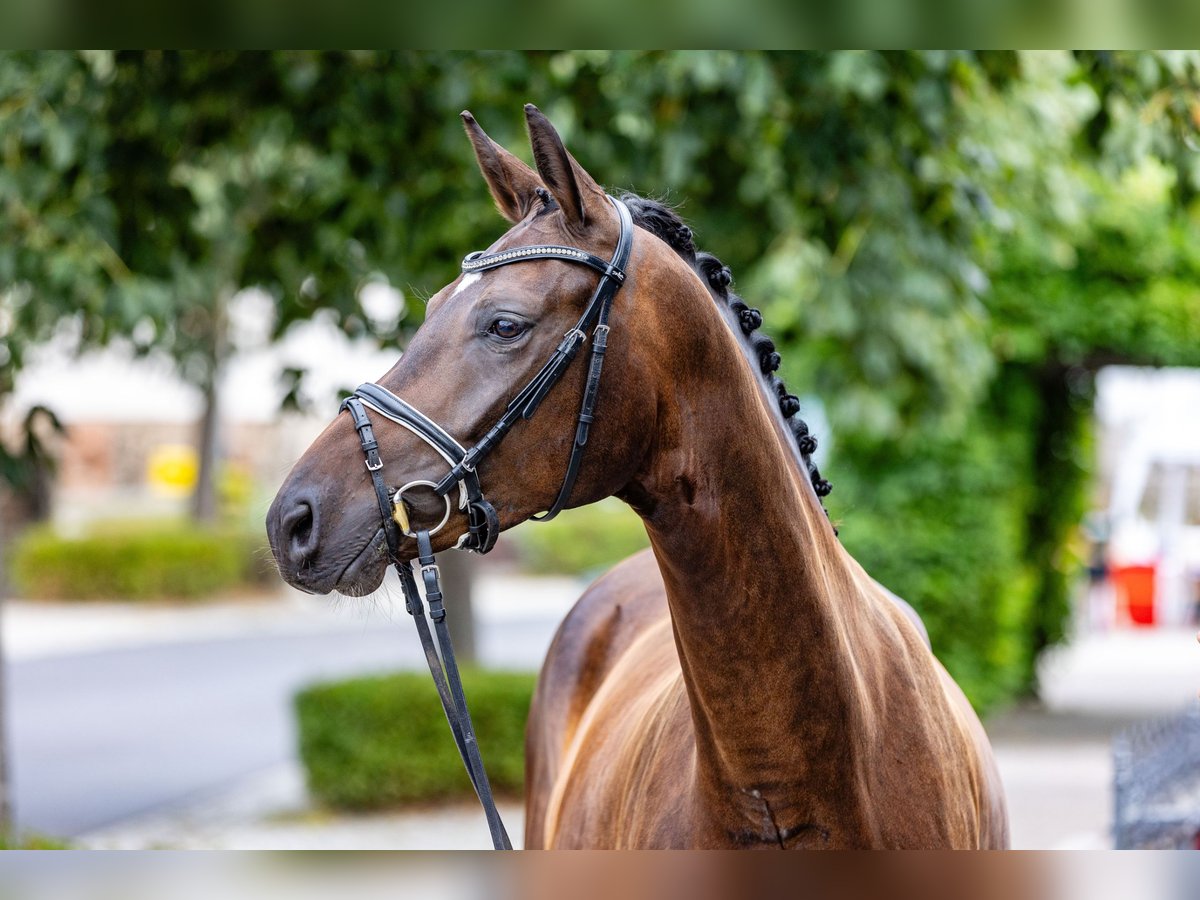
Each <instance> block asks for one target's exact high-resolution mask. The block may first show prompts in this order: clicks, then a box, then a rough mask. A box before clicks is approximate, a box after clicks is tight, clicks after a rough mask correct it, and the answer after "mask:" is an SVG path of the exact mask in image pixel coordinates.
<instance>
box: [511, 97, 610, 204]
mask: <svg viewBox="0 0 1200 900" xmlns="http://www.w3.org/2000/svg"><path fill="white" fill-rule="evenodd" d="M525 121H526V122H527V123H528V124H529V142H530V144H532V145H533V160H534V162H536V163H537V169H538V174H539V175H541V176H542V181H543V182H544V183H545V185H546V187H547V188H549V189H550V193H551V194H553V195H554V199H555V200H557V201H558V205H559V206H560V207H561V208H562V211H563V214H564V215H565V216H566V218H567V224H568V225H569V226H571V227H573V228H582V227H584V226H586V225H587V224H588V221H589V218H593V219H594V218H598V216H599V215H602V214H603V212H602V211H603V209H604V208H605V206H606V202H605V199H604V196H605V195H604V189H603V188H602V187H600V185H598V184H596V182H595V180H594V179H593V178H592V176H591V175H589V174H588V173H587V171H586V170H585V169H584V168H583V166H581V165H579V163H577V162H576V161H575V157H573V156H571V154H570V153H568V152H567V148H566V147H564V146H563V142H562V138H560V137H559V136H558V132H557V131H555V130H554V126H553V125H551V124H550V120H549V119H547V118H546V117H545V116H544V115H542V111H541V110H539V109H538V108H537V107H536V106H534V105H533V104H532V103H526V104H525Z"/></svg>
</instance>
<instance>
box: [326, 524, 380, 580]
mask: <svg viewBox="0 0 1200 900" xmlns="http://www.w3.org/2000/svg"><path fill="white" fill-rule="evenodd" d="M387 563H388V559H387V541H386V540H385V538H384V536H383V529H382V528H377V529H376V530H375V533H374V534H372V535H371V538H370V540H368V541H367V542H366V544H364V545H363V548H362V549H361V550H360V551H358V554H357V555H356V556H355V557H354V559H352V560H350V562H349V563H348V564H347V565H346V568H344V569H343V570H342V574H341V575H339V576H338V578H337V582H336V584H334V590H336V591H337V592H338V593H339V594H345V595H346V596H347V597H363V596H366V595H367V594H370V593H371V592H373V591H376V590H378V589H379V586H380V585H381V584H383V576H384V574H385V573H386V572H387Z"/></svg>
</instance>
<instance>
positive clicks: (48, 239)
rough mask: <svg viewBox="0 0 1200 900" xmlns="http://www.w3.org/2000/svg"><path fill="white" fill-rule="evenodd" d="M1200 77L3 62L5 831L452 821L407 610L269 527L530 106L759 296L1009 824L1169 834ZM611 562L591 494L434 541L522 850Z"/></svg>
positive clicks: (1189, 528)
mask: <svg viewBox="0 0 1200 900" xmlns="http://www.w3.org/2000/svg"><path fill="white" fill-rule="evenodd" d="M1198 82H1200V55H1198V54H1195V53H1183V52H1170V53H1169V52H1115V53H1102V52H1079V53H1071V52H1036V53H1006V52H981V53H971V52H889V53H871V52H851V51H847V52H835V53H815V52H811V53H769V52H757V51H739V52H733V51H722V52H613V51H600V52H556V53H549V52H547V53H519V52H474V51H473V52H422V53H417V52H402V53H379V52H362V53H333V54H324V53H322V54H317V53H283V52H279V53H261V54H255V53H208V52H204V53H183V54H180V53H150V52H136V53H135V52H131V53H110V52H63V53H49V52H42V53H4V54H0V159H2V163H0V436H2V441H0V534H2V537H3V559H4V569H3V572H2V577H0V582H2V584H3V595H4V603H3V616H2V618H3V626H2V629H3V649H4V654H5V662H4V681H5V684H4V692H3V704H2V705H0V721H2V722H3V726H4V739H3V741H2V742H0V746H2V747H3V758H2V760H0V784H2V785H3V792H2V797H3V802H2V803H0V820H7V822H8V824H7V825H5V826H4V830H5V831H7V832H8V834H9V838H8V839H9V840H10V842H13V843H17V842H24V843H26V844H30V843H32V844H34V845H39V846H40V845H44V846H56V845H59V844H61V843H66V844H69V845H71V846H81V847H122V848H123V847H129V848H134V847H180V848H188V847H244V848H256V847H298V848H299V847H376V846H378V847H420V848H432V849H437V848H452V847H460V846H461V847H485V846H487V835H486V829H484V827H483V820H482V815H481V814H479V813H478V811H477V810H476V809H475V808H473V807H472V806H471V805H469V803H467V802H466V801H468V800H470V788H469V783H468V782H467V781H466V777H465V774H464V773H463V772H462V771H461V765H460V763H459V762H458V760H457V758H456V757H455V755H454V750H453V744H452V742H451V741H450V739H449V735H448V734H446V733H445V731H446V729H445V722H444V719H443V718H442V714H441V711H440V709H439V708H438V707H437V705H436V699H435V696H434V694H433V692H432V687H431V686H429V685H427V684H426V683H425V681H426V678H427V677H428V676H427V675H426V677H425V678H422V677H421V675H420V672H419V671H418V669H419V667H420V666H421V665H422V664H423V659H422V657H421V655H420V652H419V646H418V645H416V638H415V636H414V635H413V634H412V633H411V626H410V624H409V623H408V621H407V616H406V615H405V614H404V612H403V603H402V602H400V603H397V602H396V598H397V596H398V593H399V592H398V590H396V588H395V586H394V585H392V584H391V583H390V582H388V583H385V586H384V588H383V589H382V590H381V591H380V592H379V593H378V594H376V595H375V596H373V597H371V598H367V599H364V600H349V599H338V598H323V597H316V598H314V597H308V596H304V595H300V594H297V593H295V592H293V591H291V590H289V589H287V588H285V587H284V586H283V585H282V583H281V582H280V581H279V579H278V577H277V575H275V573H274V570H273V567H272V565H271V563H270V556H269V552H268V551H267V549H266V545H265V534H264V532H263V524H262V523H263V518H264V514H265V511H266V507H267V504H268V503H269V501H270V499H271V497H272V496H273V495H274V492H275V490H276V488H277V486H278V484H279V483H280V481H281V480H282V478H283V476H284V475H285V474H286V472H287V470H288V468H289V467H290V465H291V464H292V462H293V461H294V460H295V459H296V458H297V457H298V456H299V455H300V454H301V453H302V452H303V451H304V449H305V448H306V447H307V446H308V443H309V442H310V441H311V439H312V438H313V437H314V436H315V435H316V433H317V432H318V431H319V430H320V429H321V428H322V427H324V425H325V424H326V423H327V422H328V421H329V420H330V419H331V418H332V417H333V415H334V413H335V411H336V409H337V402H338V398H339V395H340V394H341V393H342V392H345V391H347V390H349V389H352V388H353V387H354V386H355V385H357V384H358V383H360V382H362V381H367V380H374V379H375V378H377V377H379V376H380V375H381V374H383V372H384V371H386V370H387V369H388V368H389V367H390V366H391V365H392V364H393V363H394V361H395V359H396V358H397V356H398V355H399V354H400V352H401V351H402V349H403V346H404V343H405V340H406V338H407V336H408V335H409V334H411V332H412V331H413V330H414V329H415V328H416V327H418V326H419V325H420V323H421V321H422V318H423V313H424V305H423V300H424V298H426V297H428V296H429V295H431V294H432V293H434V292H435V291H436V290H437V289H438V288H439V287H440V286H441V285H443V284H445V283H446V282H448V281H449V280H451V279H452V278H454V277H455V276H456V274H457V270H458V261H459V260H460V259H461V257H462V256H463V255H464V254H465V253H466V252H468V251H470V250H472V249H476V248H478V247H484V246H487V245H488V244H489V243H491V242H492V240H494V239H495V237H496V236H497V235H498V234H500V233H501V231H502V230H503V228H504V226H503V224H502V222H501V220H500V218H499V217H498V216H497V215H496V213H495V211H494V210H493V209H492V205H491V202H490V198H489V197H488V194H487V190H486V188H485V187H484V185H483V183H482V180H481V179H480V177H479V176H478V173H477V171H476V168H475V163H474V159H473V157H472V155H471V151H470V148H469V145H468V143H467V141H466V139H465V137H464V136H463V134H462V130H461V124H460V121H459V118H458V113H459V111H460V110H462V109H464V108H470V109H471V110H472V112H473V113H474V114H475V116H476V117H477V118H478V119H479V121H480V122H481V124H483V126H484V127H485V128H487V129H488V131H489V132H490V133H491V135H492V136H493V137H494V138H495V139H496V140H498V141H499V142H500V143H502V144H504V145H505V146H507V147H509V148H510V149H511V150H513V151H514V152H515V153H517V154H518V155H519V156H522V157H523V158H526V159H528V158H529V153H528V145H527V141H526V139H525V136H524V131H523V116H522V114H521V105H522V104H523V103H525V102H534V103H536V104H538V105H539V106H540V107H541V108H542V110H543V111H544V112H546V114H547V115H548V116H549V117H550V118H551V119H552V121H554V123H555V125H556V126H557V127H558V128H559V130H560V132H561V133H562V135H563V137H564V140H565V141H566V143H567V145H568V146H569V147H570V148H571V150H572V151H573V153H574V154H575V155H576V156H577V157H578V158H579V160H580V161H581V162H582V163H583V164H584V165H585V166H586V167H587V168H588V169H589V170H590V171H591V172H592V173H593V174H594V175H595V176H596V177H597V178H598V179H599V180H601V181H602V182H603V183H605V184H606V185H607V186H609V188H610V189H613V190H620V189H632V190H634V191H637V192H639V193H642V194H646V195H650V196H654V197H659V198H663V199H666V200H667V201H668V202H670V203H672V204H675V205H677V206H678V208H679V209H680V211H681V213H682V214H683V216H684V217H685V218H686V219H687V221H688V222H689V223H690V224H691V225H692V227H693V229H694V230H695V232H696V234H697V238H698V244H699V246H701V247H702V248H704V249H707V250H710V251H712V252H714V253H716V254H717V255H718V256H720V257H721V258H722V259H723V260H724V261H725V262H726V263H727V264H728V265H729V266H730V267H731V269H732V271H733V273H734V278H735V282H736V287H737V289H738V290H739V292H740V293H741V294H743V295H744V296H745V297H746V299H747V301H748V302H749V303H750V304H751V305H753V306H758V307H760V308H761V309H762V311H763V315H764V319H765V325H764V330H765V331H766V332H767V333H768V334H770V335H771V336H772V337H773V338H774V340H775V342H776V344H777V345H779V349H780V352H781V354H782V357H783V369H782V371H781V374H782V375H784V376H785V380H786V381H787V383H788V385H789V387H790V389H791V390H793V391H794V392H796V393H799V394H801V395H802V398H803V409H804V412H805V417H806V418H807V419H808V421H809V422H810V425H812V426H813V430H814V432H815V433H816V434H818V435H819V437H820V440H821V447H820V450H819V457H818V458H819V462H820V465H821V470H822V472H823V473H824V474H825V475H826V477H828V478H829V479H830V480H831V481H832V482H833V484H834V488H835V489H834V493H833V495H832V496H831V497H830V498H829V501H828V506H829V508H830V510H831V515H832V517H833V519H834V521H835V522H836V523H837V525H838V527H839V529H840V534H841V539H842V541H843V542H844V544H845V545H846V547H847V548H848V549H849V550H850V552H851V553H852V554H854V555H855V557H856V558H857V559H858V560H859V561H860V562H861V563H862V564H863V565H864V566H865V567H866V569H867V570H868V571H869V572H871V573H872V574H873V575H874V576H875V577H876V578H877V579H879V580H880V581H881V582H882V583H884V584H885V585H887V586H888V587H889V588H891V589H892V590H894V591H896V592H897V593H899V594H900V595H902V596H904V597H905V598H906V599H908V600H909V601H910V602H912V603H913V605H914V606H916V608H917V609H918V610H919V611H920V612H921V614H922V616H923V617H924V620H925V622H926V624H927V626H928V628H929V631H930V634H931V637H932V640H933V646H934V649H935V652H936V653H937V655H938V657H939V658H940V659H941V660H942V661H943V663H944V664H945V665H946V666H947V668H948V669H949V670H950V672H951V673H952V674H953V675H954V677H955V678H956V679H957V680H958V682H959V684H961V685H962V687H963V688H964V690H965V691H966V692H967V694H968V696H969V697H970V698H971V700H972V702H973V703H974V704H975V705H976V707H977V709H978V710H979V711H980V713H981V714H982V715H983V716H984V717H985V721H986V722H987V725H988V728H989V732H990V734H991V735H992V738H993V742H994V744H995V745H996V749H997V754H998V757H999V759H1000V763H1001V768H1002V773H1003V775H1004V778H1005V782H1006V786H1007V788H1008V791H1009V797H1010V805H1011V807H1012V810H1011V812H1012V817H1013V829H1014V830H1013V837H1014V843H1015V844H1016V845H1018V846H1024V847H1103V846H1113V844H1114V842H1117V843H1121V842H1122V841H1123V840H1124V841H1128V840H1133V838H1130V837H1129V835H1130V834H1133V833H1134V832H1136V831H1137V829H1136V828H1135V829H1133V830H1132V831H1131V830H1130V829H1129V828H1126V829H1125V832H1122V825H1123V824H1124V825H1129V824H1130V822H1133V821H1134V820H1137V822H1135V823H1134V824H1137V823H1138V822H1140V823H1141V824H1143V825H1145V822H1143V821H1142V820H1143V819H1145V820H1147V821H1149V820H1154V821H1158V819H1163V820H1164V821H1165V820H1167V819H1169V820H1170V824H1171V827H1172V828H1173V829H1174V830H1173V831H1171V832H1170V834H1171V836H1170V837H1164V836H1163V834H1160V833H1159V832H1155V833H1154V835H1155V836H1153V837H1145V835H1146V834H1149V833H1150V832H1148V831H1145V829H1143V831H1142V832H1137V833H1138V834H1142V835H1143V837H1141V838H1138V840H1141V841H1142V842H1149V843H1154V842H1158V843H1163V842H1165V841H1169V842H1174V843H1179V842H1180V841H1183V842H1185V843H1188V844H1189V845H1190V844H1191V843H1193V842H1194V841H1195V839H1196V837H1195V836H1196V834H1197V830H1198V829H1200V802H1191V801H1186V802H1182V801H1179V798H1180V797H1181V796H1183V797H1185V800H1186V798H1187V797H1191V798H1192V799H1193V800H1194V799H1195V795H1196V793H1197V789H1198V788H1200V784H1197V783H1195V782H1194V780H1193V781H1189V778H1194V777H1195V776H1193V775H1191V774H1189V773H1190V772H1191V771H1192V770H1193V769H1195V770H1196V771H1200V768H1198V767H1195V766H1191V765H1185V764H1184V763H1190V762H1191V761H1192V760H1193V759H1194V758H1195V757H1194V754H1195V753H1196V752H1197V749H1198V748H1200V744H1198V743H1197V738H1196V728H1195V724H1194V717H1191V716H1189V715H1185V716H1184V717H1183V718H1176V719H1174V720H1171V721H1169V722H1165V723H1164V722H1161V721H1160V722H1158V723H1157V724H1155V725H1152V726H1150V725H1138V724H1137V723H1141V722H1143V721H1145V720H1149V719H1161V717H1164V716H1174V715H1177V714H1179V713H1186V712H1188V711H1189V710H1191V708H1192V707H1194V706H1195V703H1194V700H1195V691H1196V688H1197V687H1200V678H1197V677H1196V676H1197V675H1198V674H1200V666H1198V665H1197V662H1198V657H1197V654H1200V649H1197V648H1196V645H1195V643H1194V631H1195V626H1196V622H1197V613H1198V609H1200V417H1198V416H1197V412H1198V411H1200V370H1196V369H1193V368H1189V367H1194V366H1200V241H1198V240H1197V238H1198V237H1200V218H1198V210H1197V205H1196V203H1197V191H1198V190H1200V154H1198V152H1197V151H1198V150H1200V133H1198V129H1200V94H1198V93H1197V87H1198ZM644 545H645V536H644V533H643V532H642V529H641V525H640V523H639V522H638V520H637V519H636V517H634V516H633V515H632V514H631V513H630V512H628V510H626V509H625V508H624V507H623V506H622V505H621V504H619V503H616V502H615V501H607V502H605V503H602V504H598V505H596V506H593V507H589V508H587V509H584V510H579V511H575V512H572V513H570V514H564V515H563V516H562V517H561V518H560V519H559V520H556V521H555V522H554V523H551V524H548V525H546V526H538V525H533V524H527V525H525V526H522V527H520V528H518V529H516V530H515V531H513V532H511V533H510V534H508V535H506V537H505V539H504V540H502V541H501V542H500V545H499V547H498V548H497V550H496V551H495V552H494V553H493V554H491V555H489V556H488V557H487V558H484V559H475V558H466V559H463V558H459V557H463V556H464V555H463V554H456V555H454V556H455V559H453V560H450V559H447V560H446V561H444V563H443V564H444V566H445V567H446V569H447V577H448V578H451V579H453V584H452V585H451V587H450V590H449V591H448V595H449V597H450V598H451V601H452V602H453V604H454V606H453V608H452V610H451V615H452V619H453V621H454V622H455V623H456V624H455V627H456V630H457V632H458V634H457V638H456V640H457V641H458V644H459V645H460V647H461V650H462V652H463V654H464V655H465V656H466V657H467V658H469V659H471V660H473V661H474V663H475V669H474V671H472V672H470V673H468V682H467V689H468V694H469V695H470V696H471V697H472V705H473V710H474V712H475V715H476V717H477V720H478V725H479V732H480V741H481V746H482V747H483V748H484V755H485V758H486V759H487V761H488V763H489V768H490V769H491V770H494V772H493V778H494V780H495V782H496V783H497V786H498V787H499V789H500V790H501V792H502V793H503V794H504V795H505V796H506V797H507V798H508V799H507V802H506V807H505V812H506V818H507V819H508V820H509V830H510V831H512V832H513V833H514V834H516V833H519V832H520V826H519V819H520V811H519V802H518V801H519V796H520V785H521V773H522V755H521V754H522V748H521V734H522V729H523V727H524V718H525V714H526V711H527V708H528V703H529V696H530V692H531V691H532V686H533V680H534V676H533V673H534V672H536V670H537V668H538V666H539V665H540V662H541V659H542V657H543V655H544V653H545V649H546V647H547V645H548V643H549V640H550V638H551V636H552V634H553V631H554V628H555V627H556V625H557V623H558V621H560V620H561V618H562V616H563V615H564V613H565V612H566V610H567V609H569V607H570V605H571V603H572V602H573V600H574V599H575V598H576V597H577V596H578V595H579V593H580V592H581V591H582V589H583V588H584V587H585V586H586V584H587V582H588V581H589V580H590V579H591V578H592V577H594V576H595V575H596V574H598V573H599V572H601V571H603V570H604V569H605V568H606V567H607V566H609V565H611V564H612V563H613V562H615V561H616V560H618V559H620V558H622V557H623V556H625V555H627V554H628V553H630V552H633V551H634V550H636V549H638V548H640V547H642V546H644ZM410 669H411V670H413V671H412V672H409V671H408V670H410ZM1131 727H1133V730H1132V731H1131V730H1130V728H1131ZM1114 736H1116V737H1117V742H1116V745H1115V755H1114V745H1113V739H1114ZM1130 790H1132V792H1133V793H1132V794H1130ZM1155 791H1159V792H1160V793H1162V792H1166V793H1165V794H1164V796H1167V795H1169V799H1170V800H1171V802H1172V803H1173V804H1174V805H1173V806H1171V807H1170V808H1171V810H1172V812H1170V813H1169V814H1168V813H1166V812H1162V811H1161V810H1160V811H1159V812H1153V811H1151V812H1146V808H1148V807H1147V801H1146V797H1148V796H1150V795H1151V794H1154V792H1155ZM1139 792H1140V793H1139ZM1134 795H1136V797H1140V798H1141V801H1138V802H1141V803H1142V806H1141V807H1138V808H1137V809H1134V807H1135V806H1137V803H1134V802H1133V801H1128V798H1129V797H1130V796H1134ZM1154 796H1158V795H1157V794H1154ZM1119 798H1125V800H1124V801H1123V802H1124V805H1123V806H1120V807H1119V808H1120V809H1121V810H1123V812H1119V813H1118V812H1116V810H1117V809H1118V803H1117V801H1118V799H1119ZM1165 802H1166V801H1164V803H1165ZM1131 804H1132V805H1131ZM1168 805H1170V804H1168ZM1156 808H1157V807H1156ZM1139 810H1140V811H1139ZM1156 816H1157V819H1155V817H1156ZM1139 817H1141V818H1139ZM1172 817H1173V818H1172ZM1146 827H1149V826H1148V825H1147V826H1146ZM1123 833H1124V834H1125V837H1124V838H1123V837H1122V834H1123Z"/></svg>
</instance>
